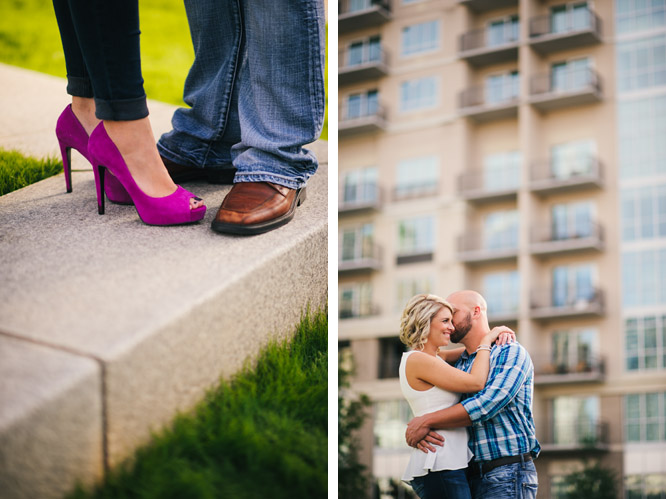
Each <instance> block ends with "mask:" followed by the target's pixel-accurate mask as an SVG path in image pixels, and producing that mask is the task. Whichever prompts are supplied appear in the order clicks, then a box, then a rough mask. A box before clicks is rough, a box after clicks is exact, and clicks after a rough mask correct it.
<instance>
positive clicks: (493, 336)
mask: <svg viewBox="0 0 666 499" xmlns="http://www.w3.org/2000/svg"><path fill="white" fill-rule="evenodd" d="M485 340H487V341H488V343H486V341H485ZM514 341H516V333H514V332H513V330H512V329H510V328H508V327H506V326H497V327H494V328H493V329H492V330H491V331H490V333H488V334H487V335H486V336H485V338H484V341H483V342H482V343H484V344H488V345H492V344H493V343H494V342H497V344H498V345H505V344H506V343H513V342H514Z"/></svg>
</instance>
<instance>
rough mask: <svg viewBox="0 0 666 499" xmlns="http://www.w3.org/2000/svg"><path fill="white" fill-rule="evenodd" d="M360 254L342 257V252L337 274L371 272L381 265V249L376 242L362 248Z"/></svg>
mask: <svg viewBox="0 0 666 499" xmlns="http://www.w3.org/2000/svg"><path fill="white" fill-rule="evenodd" d="M362 253H363V254H362V255H358V256H355V257H354V258H347V259H344V258H343V256H342V254H341V255H340V260H339V261H338V274H343V273H352V272H372V271H374V270H379V269H381V267H382V249H381V247H380V246H379V245H378V244H372V245H371V246H370V248H367V249H366V248H364V251H363V252H362Z"/></svg>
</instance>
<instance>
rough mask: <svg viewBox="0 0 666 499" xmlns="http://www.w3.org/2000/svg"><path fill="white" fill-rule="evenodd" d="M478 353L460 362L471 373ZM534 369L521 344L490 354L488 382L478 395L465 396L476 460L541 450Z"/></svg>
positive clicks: (494, 348)
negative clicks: (536, 426)
mask: <svg viewBox="0 0 666 499" xmlns="http://www.w3.org/2000/svg"><path fill="white" fill-rule="evenodd" d="M475 358H476V353H473V354H472V355H469V354H468V353H467V352H463V354H462V356H461V357H460V359H459V360H458V362H457V363H456V367H457V368H458V369H462V370H463V371H465V372H469V370H470V369H471V368H472V362H473V361H474V359H475ZM533 393H534V366H533V365H532V359H530V356H529V354H528V353H527V350H525V348H523V346H521V345H520V344H518V343H517V342H514V343H510V344H506V345H504V346H494V347H493V349H492V351H491V352H490V372H489V374H488V382H487V383H486V386H485V387H484V388H483V390H481V391H480V392H478V393H476V394H464V395H463V400H462V402H461V403H462V405H463V407H464V408H465V410H466V411H467V414H469V418H470V419H471V420H472V426H470V427H468V428H467V430H468V433H469V447H470V449H471V450H472V452H473V453H474V457H475V460H476V461H490V460H492V459H497V458H500V457H508V456H518V455H520V454H524V453H526V452H531V453H532V455H533V456H535V457H536V456H537V455H538V454H539V451H540V450H541V446H540V445H539V442H537V439H536V436H535V430H534V418H533V417H532V395H533Z"/></svg>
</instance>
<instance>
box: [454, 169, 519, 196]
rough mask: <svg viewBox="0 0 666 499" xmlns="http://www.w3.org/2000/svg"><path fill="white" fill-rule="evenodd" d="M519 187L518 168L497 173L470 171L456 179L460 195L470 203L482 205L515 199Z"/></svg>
mask: <svg viewBox="0 0 666 499" xmlns="http://www.w3.org/2000/svg"><path fill="white" fill-rule="evenodd" d="M519 186H520V166H518V165H516V166H514V167H508V168H506V169H504V170H503V171H502V172H501V174H500V173H498V172H493V173H492V174H491V173H489V172H482V171H472V172H466V173H463V174H462V175H460V176H459V177H458V189H459V190H460V194H461V195H462V197H464V198H465V199H466V200H468V201H470V202H476V203H483V202H492V201H506V200H510V199H516V197H517V195H518V188H519Z"/></svg>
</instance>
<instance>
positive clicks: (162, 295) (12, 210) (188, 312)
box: [0, 65, 328, 498]
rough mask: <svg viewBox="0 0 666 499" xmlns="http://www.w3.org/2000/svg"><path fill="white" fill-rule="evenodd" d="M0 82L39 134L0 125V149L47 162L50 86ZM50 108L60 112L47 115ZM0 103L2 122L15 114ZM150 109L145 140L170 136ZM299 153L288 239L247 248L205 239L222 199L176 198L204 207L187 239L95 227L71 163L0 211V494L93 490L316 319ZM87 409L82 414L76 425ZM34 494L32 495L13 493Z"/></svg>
mask: <svg viewBox="0 0 666 499" xmlns="http://www.w3.org/2000/svg"><path fill="white" fill-rule="evenodd" d="M0 79H2V80H3V84H4V83H5V82H6V81H8V80H11V82H9V83H8V85H10V87H11V88H13V89H14V91H15V92H20V90H21V89H22V88H26V89H27V90H26V91H28V92H30V93H31V95H32V98H33V107H34V109H32V110H26V109H21V110H20V111H16V112H14V114H16V115H19V114H23V115H25V116H26V119H28V120H33V116H38V117H39V120H44V123H47V124H49V125H48V126H43V130H41V131H39V130H37V127H38V125H39V123H34V124H33V125H32V126H22V127H19V128H20V129H21V130H22V132H21V133H14V131H13V130H12V129H11V128H7V127H11V126H12V120H9V121H8V120H2V119H0V145H1V146H3V147H16V146H17V145H21V147H19V149H21V150H23V152H26V153H28V154H33V155H36V156H43V155H44V154H52V155H57V151H58V149H57V142H56V140H55V134H54V132H53V128H54V125H55V120H56V118H57V116H58V114H59V113H60V111H61V110H62V108H63V107H64V105H65V104H66V100H67V97H66V96H64V82H63V80H61V79H59V78H52V77H49V76H44V75H39V74H37V73H32V72H29V71H25V70H16V68H8V67H3V66H2V65H0ZM22 79H25V80H26V81H25V83H23V84H22V83H21V81H18V82H17V81H16V80H22ZM35 82H38V84H37V83H35ZM3 94H6V93H3ZM53 95H56V96H63V98H64V99H65V102H64V103H62V102H58V103H57V104H53V102H52V101H51V100H49V99H50V97H51V96H53ZM58 98H59V97H58ZM3 99H5V100H6V101H7V102H5V103H3V104H4V106H5V107H4V108H5V109H14V107H12V102H14V101H22V99H21V98H20V96H18V97H17V95H16V94H14V95H10V96H7V95H3V96H0V103H2V100H3ZM41 100H44V102H41ZM149 105H150V109H151V119H152V120H153V127H154V130H155V132H156V134H159V133H161V132H162V131H165V130H168V129H169V128H170V125H169V121H168V120H169V119H170V117H171V113H172V112H173V109H175V108H174V106H166V105H164V104H157V105H155V104H154V103H150V104H149ZM155 107H158V108H160V110H161V111H160V112H157V113H156V112H154V108H155ZM40 108H41V109H42V111H41V113H42V114H41V115H40V114H39V111H38V110H39V109H40ZM44 110H48V112H49V113H51V114H52V115H50V116H46V114H45V113H46V111H44ZM8 114H10V115H11V114H12V112H8ZM164 120H166V122H165V121H164ZM31 130H32V132H31ZM26 134H29V135H31V140H34V141H35V142H34V144H35V147H34V149H30V146H29V145H30V143H31V142H30V141H25V140H23V139H22V137H24V136H25V135H26ZM10 139H11V140H10ZM24 144H27V147H28V150H26V148H25V147H23V145H24ZM38 144H39V145H38ZM311 149H312V150H313V152H314V153H315V154H316V155H317V156H318V158H319V160H320V169H319V171H318V172H317V174H316V175H314V176H313V177H312V179H311V180H310V182H309V183H308V198H307V200H306V202H305V203H304V204H303V205H302V206H301V207H300V208H298V209H297V211H296V216H295V218H294V220H293V221H292V222H290V223H289V224H287V225H286V226H284V227H282V228H280V229H278V230H276V231H272V232H269V233H267V234H262V235H259V236H253V237H233V236H223V235H220V234H217V233H215V232H213V231H212V230H211V229H210V222H211V221H212V219H213V217H214V216H215V213H216V211H217V208H218V207H219V205H220V203H221V202H222V199H223V198H224V196H225V195H226V193H227V192H228V190H229V188H230V187H229V186H213V185H209V184H205V183H203V184H187V188H188V189H189V190H191V191H192V192H195V193H197V194H198V195H200V196H201V197H203V198H204V199H205V200H206V204H207V206H208V213H207V214H206V218H205V219H204V220H203V221H202V223H200V224H197V225H192V226H184V227H151V226H147V225H144V224H143V223H142V222H141V221H140V220H139V218H138V215H137V214H136V210H135V209H134V207H133V206H120V205H114V204H110V203H107V209H106V214H105V215H103V216H100V215H98V214H97V211H96V199H95V188H94V181H93V175H92V171H91V170H90V167H89V165H87V164H86V163H85V160H83V158H81V157H80V156H78V155H77V156H76V157H75V158H74V159H73V164H74V168H75V169H77V170H78V171H76V172H74V174H73V192H72V193H70V194H67V193H65V185H64V178H63V176H62V175H59V176H56V177H53V178H50V179H46V180H44V181H42V182H39V183H37V184H34V185H31V186H28V187H26V188H25V189H21V190H20V191H17V192H13V193H10V194H8V195H6V196H3V197H0V219H1V220H2V224H3V229H2V231H0V254H1V255H2V259H0V375H2V382H0V490H3V493H4V491H5V490H16V491H18V492H17V494H18V495H17V496H20V494H21V493H23V494H24V495H23V497H26V496H27V497H40V498H49V497H60V496H61V495H62V492H63V490H69V488H70V487H71V486H72V485H73V483H74V480H75V479H80V480H82V481H84V482H87V483H89V482H90V481H93V480H96V479H98V478H99V477H100V475H101V471H100V470H102V469H103V467H104V466H114V465H116V464H117V463H119V462H120V461H121V460H123V459H124V458H126V457H127V456H129V455H130V454H131V452H132V451H133V449H134V448H135V447H136V446H137V445H139V444H141V443H144V442H146V440H147V439H148V438H149V436H150V432H151V430H154V429H158V428H159V427H160V426H162V425H163V424H164V423H166V422H168V421H170V420H171V418H172V417H173V416H174V414H175V413H176V412H177V411H180V410H186V409H188V408H190V407H191V406H192V405H193V404H195V403H196V402H197V401H198V400H200V399H201V397H202V395H203V394H204V392H205V390H206V389H207V388H209V387H211V386H212V385H213V384H214V383H215V382H216V381H217V380H218V378H219V377H220V376H221V375H222V376H228V375H229V374H231V373H233V372H235V371H236V370H237V369H238V368H239V367H240V366H241V365H242V363H243V361H244V360H245V359H246V358H248V357H251V356H253V355H254V354H256V352H257V351H258V349H259V348H260V347H261V346H262V345H263V344H265V343H266V341H267V340H268V339H269V338H270V337H272V336H275V335H276V334H285V333H286V332H288V331H290V330H291V328H292V327H293V326H294V325H295V324H296V323H297V322H298V320H299V318H300V316H301V313H302V311H304V310H305V308H306V307H307V306H308V305H310V306H311V307H312V308H319V307H324V306H325V305H326V300H327V268H328V264H327V253H328V252H327V243H328V241H327V236H328V227H327V224H328V217H327V204H328V203H327V183H328V182H327V173H328V165H327V160H326V157H327V145H326V143H325V142H318V143H315V144H313V145H312V147H311ZM42 357H44V358H45V359H46V360H42ZM52 364H53V366H52V367H50V366H51V365H52ZM45 369H46V370H45ZM44 370H45V371H44ZM72 370H73V371H74V372H73V373H72ZM5 380H10V381H9V382H5ZM16 380H20V384H17V385H14V383H17V381H16ZM44 380H46V381H47V382H46V383H45V381H44ZM68 380H69V381H68ZM19 387H20V388H19ZM44 393H47V394H48V396H45V395H43V394H44ZM30 394H41V395H39V396H37V395H35V396H33V395H30ZM86 397H87V398H86ZM88 399H94V400H95V402H94V403H93V402H92V401H90V403H89V405H88V406H87V410H83V409H82V408H81V405H82V403H81V401H83V400H88ZM86 404H88V402H86ZM84 405H85V404H84ZM74 412H75V413H77V417H76V418H74V417H73V416H74V415H73V414H72V413H74ZM69 419H71V421H76V424H77V426H76V427H77V428H81V430H80V433H79V434H78V435H77V438H79V440H78V441H77V440H70V438H69V437H67V438H65V437H66V436H67V435H69V433H68V431H70V433H71V429H72V428H75V426H73V423H71V426H67V425H66V424H65V423H66V422H67V420H69ZM63 425H64V429H61V427H62V426H63ZM60 435H62V436H60ZM81 439H82V440H81ZM75 441H76V442H78V443H77V445H76V449H73V447H72V442H75ZM30 449H39V452H38V453H39V458H35V457H34V456H33V454H34V453H35V452H37V450H35V451H34V452H33V451H31V450H30ZM76 450H82V451H84V452H85V454H86V456H85V459H84V457H82V456H79V455H78V454H77V453H76V452H75V451H76ZM82 459H83V462H85V464H81V463H82V461H81V460H82ZM58 463H60V465H62V466H64V468H63V469H65V468H66V470H67V471H62V472H61V471H60V468H57V467H56V468H54V467H53V466H55V464H58ZM53 470H56V471H57V472H54V471H53ZM70 471H71V472H70ZM31 482H35V483H39V484H40V485H39V493H36V492H35V493H34V494H33V493H32V492H31V493H30V494H27V493H24V492H23V491H32V490H33V489H30V488H29V487H31V486H32V485H31ZM5 484H12V487H14V488H13V489H7V488H6V487H5ZM26 487H27V488H26ZM34 490H37V489H34ZM3 497H4V495H3ZM10 497H11V496H10Z"/></svg>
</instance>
